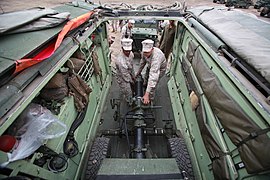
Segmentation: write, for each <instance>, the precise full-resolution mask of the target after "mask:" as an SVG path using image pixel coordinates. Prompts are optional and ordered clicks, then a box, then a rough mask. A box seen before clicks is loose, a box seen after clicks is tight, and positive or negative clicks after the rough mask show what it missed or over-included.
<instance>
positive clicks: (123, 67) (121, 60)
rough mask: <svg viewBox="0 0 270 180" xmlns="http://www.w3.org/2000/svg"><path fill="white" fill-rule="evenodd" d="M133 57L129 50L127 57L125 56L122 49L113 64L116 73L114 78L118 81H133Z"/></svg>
mask: <svg viewBox="0 0 270 180" xmlns="http://www.w3.org/2000/svg"><path fill="white" fill-rule="evenodd" d="M133 58H134V54H133V53H132V52H130V54H129V57H127V56H126V55H125V54H124V53H123V51H121V52H120V54H119V56H118V57H117V60H116V62H115V65H116V73H117V74H116V79H117V82H118V83H124V82H133V79H132V77H134V76H135V73H134V69H133Z"/></svg>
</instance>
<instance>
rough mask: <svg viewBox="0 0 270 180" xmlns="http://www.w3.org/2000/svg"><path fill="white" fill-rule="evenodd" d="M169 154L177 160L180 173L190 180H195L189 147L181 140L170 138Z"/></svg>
mask: <svg viewBox="0 0 270 180" xmlns="http://www.w3.org/2000/svg"><path fill="white" fill-rule="evenodd" d="M168 141H169V152H170V154H171V157H173V158H175V160H176V162H177V165H178V168H179V170H180V172H181V173H182V174H183V175H184V176H187V178H188V179H195V178H194V173H193V169H192V164H191V160H190V156H189V153H188V150H187V146H186V144H185V142H184V140H183V139H181V138H170V139H168Z"/></svg>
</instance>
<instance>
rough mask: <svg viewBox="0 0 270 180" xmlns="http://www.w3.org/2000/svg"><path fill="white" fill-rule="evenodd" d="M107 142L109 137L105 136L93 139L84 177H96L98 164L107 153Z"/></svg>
mask: <svg viewBox="0 0 270 180" xmlns="http://www.w3.org/2000/svg"><path fill="white" fill-rule="evenodd" d="M109 142H110V139H109V138H105V137H98V138H96V140H95V141H94V143H93V145H92V147H91V151H90V154H89V158H88V162H87V167H86V171H85V179H91V180H92V179H96V176H97V173H98V170H99V168H100V165H101V163H102V161H103V159H105V158H106V157H107V155H108V149H109Z"/></svg>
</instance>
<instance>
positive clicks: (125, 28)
mask: <svg viewBox="0 0 270 180" xmlns="http://www.w3.org/2000/svg"><path fill="white" fill-rule="evenodd" d="M131 30H132V29H129V28H128V24H126V25H124V26H123V27H122V29H121V39H123V38H131V37H132V32H131Z"/></svg>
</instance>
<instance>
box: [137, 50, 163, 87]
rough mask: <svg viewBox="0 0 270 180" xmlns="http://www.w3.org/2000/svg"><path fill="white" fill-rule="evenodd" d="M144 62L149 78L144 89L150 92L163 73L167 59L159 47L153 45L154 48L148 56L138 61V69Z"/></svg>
mask: <svg viewBox="0 0 270 180" xmlns="http://www.w3.org/2000/svg"><path fill="white" fill-rule="evenodd" d="M146 64H148V69H149V78H148V84H147V88H146V91H147V92H152V91H153V90H154V89H155V87H156V85H157V83H158V81H159V79H160V78H161V77H162V76H163V75H164V74H165V72H166V68H167V61H166V58H165V55H164V53H163V52H162V51H161V50H160V49H159V48H156V47H154V50H153V52H152V54H151V56H150V57H149V58H145V57H143V58H142V59H141V62H140V69H142V68H143V67H144V66H145V65H146Z"/></svg>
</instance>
